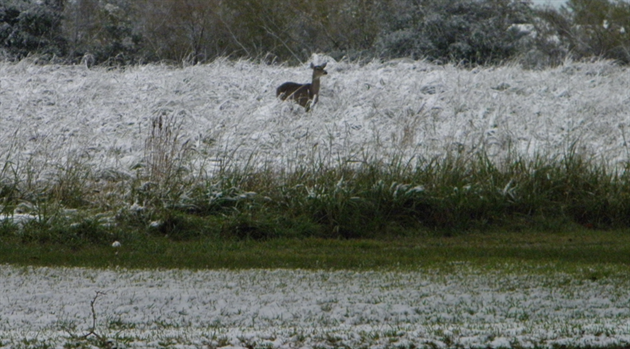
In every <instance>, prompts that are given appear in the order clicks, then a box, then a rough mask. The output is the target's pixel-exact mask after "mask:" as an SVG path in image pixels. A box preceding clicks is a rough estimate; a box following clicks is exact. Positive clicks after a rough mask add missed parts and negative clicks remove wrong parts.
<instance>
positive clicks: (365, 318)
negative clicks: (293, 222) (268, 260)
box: [0, 263, 630, 348]
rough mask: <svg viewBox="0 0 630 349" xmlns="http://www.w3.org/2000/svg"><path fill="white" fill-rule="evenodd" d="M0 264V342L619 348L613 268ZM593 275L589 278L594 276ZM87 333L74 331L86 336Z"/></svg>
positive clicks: (622, 293) (620, 324)
mask: <svg viewBox="0 0 630 349" xmlns="http://www.w3.org/2000/svg"><path fill="white" fill-rule="evenodd" d="M554 269H555V266H554V265H547V266H544V267H541V266H538V265H524V264H520V265H504V266H501V267H499V268H476V267H473V266H470V265H467V264H465V263H464V264H453V265H445V266H443V267H442V268H440V269H428V268H427V269H420V270H417V271H414V272H397V271H389V272H378V271H372V272H350V271H335V272H331V271H303V270H245V271H225V270H218V271H182V270H171V271H128V270H107V271H101V270H87V269H64V268H59V269H51V268H15V267H9V266H1V267H0V278H1V279H2V283H0V291H1V293H2V295H3V297H0V319H2V321H0V335H1V337H0V343H1V344H2V345H3V346H6V347H9V348H94V347H107V346H106V343H105V342H106V341H112V342H113V344H114V345H115V346H117V347H119V348H222V347H224V348H296V347H297V348H558V347H562V348H596V347H606V348H624V347H627V346H628V345H629V344H630V337H629V335H628V333H629V329H628V323H629V321H630V310H629V309H628V306H627V305H628V298H629V297H630V291H629V290H630V284H629V280H628V274H627V270H626V269H615V268H612V267H602V266H600V267H597V268H595V269H591V270H581V271H579V270H578V271H576V272H575V273H564V272H557V271H554ZM595 276H598V277H599V278H598V277H595ZM86 335H87V336H86Z"/></svg>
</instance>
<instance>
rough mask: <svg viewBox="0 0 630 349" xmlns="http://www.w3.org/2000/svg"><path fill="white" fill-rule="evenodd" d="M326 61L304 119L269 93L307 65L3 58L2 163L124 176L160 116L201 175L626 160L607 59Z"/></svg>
mask: <svg viewBox="0 0 630 349" xmlns="http://www.w3.org/2000/svg"><path fill="white" fill-rule="evenodd" d="M315 60H318V61H329V59H327V58H325V57H316V58H315ZM327 69H328V71H329V74H328V75H327V76H325V77H323V78H322V88H321V97H320V103H319V104H318V105H317V106H316V107H315V109H314V111H313V112H312V113H310V114H306V113H305V112H304V110H303V109H302V108H300V107H299V106H296V105H294V104H291V103H281V102H280V101H279V100H278V99H276V97H275V89H276V87H277V86H279V85H280V84H281V83H282V82H285V81H297V82H304V83H306V82H310V75H311V71H310V69H308V66H307V65H304V66H301V67H295V68H288V67H283V66H267V65H261V64H255V63H252V62H249V61H237V62H231V61H216V62H214V63H210V64H207V65H198V66H191V67H186V68H183V69H180V68H173V67H168V66H159V65H147V66H138V67H128V68H126V69H124V70H110V71H108V70H105V69H102V68H96V69H93V70H87V69H85V68H84V67H82V66H54V65H46V66H38V65H33V64H29V63H27V62H22V63H18V64H9V63H2V64H0V116H1V117H2V126H3V127H2V128H1V129H0V139H1V140H2V142H0V147H1V149H0V154H3V156H2V159H1V160H0V161H2V165H4V166H5V167H6V164H10V165H11V167H12V169H13V170H15V171H18V172H20V171H29V172H30V174H31V176H32V177H34V178H32V180H33V181H40V180H44V181H45V180H46V179H47V178H46V177H47V176H54V173H55V171H56V170H58V169H59V168H67V166H68V164H72V163H80V164H87V165H89V166H90V167H91V168H92V169H93V170H94V172H97V173H102V174H103V176H106V174H110V175H112V174H121V175H133V173H134V169H136V168H137V167H138V166H139V165H141V164H142V163H143V161H145V160H146V159H145V155H146V148H147V144H146V143H147V139H148V138H149V137H150V135H151V132H152V131H153V130H152V122H153V121H154V120H155V119H156V117H159V116H162V117H163V118H164V119H165V120H166V121H165V123H166V122H168V123H170V124H171V126H172V129H173V130H174V132H176V135H177V137H178V139H179V140H180V141H181V143H180V146H182V144H185V150H186V151H187V154H188V155H189V156H190V157H193V158H195V159H194V161H191V162H190V164H193V163H194V164H196V165H198V168H197V169H199V168H201V169H204V170H206V171H210V172H211V171H213V170H216V169H217V168H220V167H222V168H225V167H239V168H243V167H246V166H247V167H254V168H261V167H273V168H282V169H285V170H290V169H294V168H296V167H299V166H304V165H306V166H308V165H309V164H312V163H314V162H316V163H317V164H318V165H319V164H322V163H323V164H330V165H336V164H339V163H343V164H347V163H353V162H359V163H360V162H364V161H379V160H383V161H385V162H389V161H393V159H396V160H398V161H400V160H402V161H405V160H410V159H411V160H413V159H431V158H434V157H440V156H443V155H444V154H445V152H452V151H455V152H458V153H475V152H480V151H482V152H484V153H485V154H488V155H489V156H491V157H492V158H496V159H501V158H504V157H505V156H507V155H508V154H512V155H514V154H519V155H528V156H534V155H543V156H547V155H550V154H551V155H553V154H562V153H563V152H567V151H568V150H569V149H573V148H576V147H577V150H579V152H580V153H581V154H584V155H587V156H594V157H595V158H596V159H597V160H601V161H603V162H605V163H607V164H612V165H618V164H620V163H625V162H627V161H628V158H629V156H630V155H629V154H630V153H629V149H628V145H627V142H626V141H627V137H628V135H627V134H626V133H627V132H626V131H627V130H626V129H627V128H628V127H629V123H630V100H629V99H628V95H627V91H628V87H629V85H630V72H628V71H627V69H626V68H623V67H616V66H614V65H613V64H611V63H608V62H597V63H591V64H582V63H570V62H568V63H567V64H566V65H564V66H561V67H558V68H555V69H549V70H544V71H532V70H523V69H521V68H519V67H516V66H502V67H491V68H476V69H472V70H466V69H459V68H457V67H455V66H452V65H446V66H436V65H432V64H429V63H425V62H414V61H405V60H400V61H394V62H385V63H370V64H367V65H357V64H350V63H338V62H334V61H329V63H328V68H327ZM178 150H180V151H182V149H178ZM5 171H6V170H5Z"/></svg>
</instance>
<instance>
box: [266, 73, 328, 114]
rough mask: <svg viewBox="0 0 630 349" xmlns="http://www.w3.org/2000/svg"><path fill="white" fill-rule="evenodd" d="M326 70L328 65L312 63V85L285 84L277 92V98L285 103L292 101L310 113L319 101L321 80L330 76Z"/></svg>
mask: <svg viewBox="0 0 630 349" xmlns="http://www.w3.org/2000/svg"><path fill="white" fill-rule="evenodd" d="M324 68H326V63H324V64H322V65H313V63H311V69H313V81H312V82H311V83H310V84H298V83H295V82H285V83H284V84H282V85H280V87H278V89H277V90H276V97H280V99H282V100H283V101H285V100H287V99H292V100H294V101H296V102H297V104H299V105H301V106H303V107H304V108H305V109H306V111H307V112H308V111H310V110H311V108H312V107H313V106H314V105H315V103H317V100H318V96H319V78H320V77H322V76H324V75H327V74H328V72H327V71H326V70H324Z"/></svg>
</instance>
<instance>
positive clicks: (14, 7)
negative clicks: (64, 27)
mask: <svg viewBox="0 0 630 349" xmlns="http://www.w3.org/2000/svg"><path fill="white" fill-rule="evenodd" d="M61 19H62V17H61V9H60V8H59V6H58V5H57V4H55V3H52V4H51V3H50V1H44V2H43V3H41V4H31V3H28V2H22V1H11V0H1V1H0V45H1V46H2V47H3V48H4V49H5V51H6V52H7V53H8V55H9V58H12V59H21V58H23V57H26V56H27V55H28V54H30V53H37V54H43V55H47V56H48V57H49V58H52V57H53V56H63V55H65V39H64V38H63V37H62V36H61Z"/></svg>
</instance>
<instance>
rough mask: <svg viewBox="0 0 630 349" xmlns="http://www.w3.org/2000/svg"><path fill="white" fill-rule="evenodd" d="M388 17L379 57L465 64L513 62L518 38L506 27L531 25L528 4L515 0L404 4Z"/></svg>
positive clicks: (435, 0) (436, 0) (379, 41)
mask: <svg viewBox="0 0 630 349" xmlns="http://www.w3.org/2000/svg"><path fill="white" fill-rule="evenodd" d="M390 15H391V17H390V18H388V21H387V26H386V28H385V30H383V31H382V33H381V35H380V37H379V39H378V42H377V47H378V49H379V51H380V55H381V56H384V57H409V56H411V57H415V58H422V57H426V58H428V59H430V60H434V61H435V60H438V61H442V62H458V63H465V64H486V63H496V62H501V61H505V60H508V59H511V58H512V57H513V56H514V55H515V54H516V53H517V46H516V41H517V37H516V35H515V33H514V32H513V31H510V30H509V28H510V27H511V26H512V25H514V24H519V23H529V22H531V20H532V12H531V8H530V7H529V6H528V4H527V3H526V2H522V1H513V0H456V1H439V0H423V1H415V2H411V1H407V2H405V1H403V2H402V5H399V6H398V8H397V9H396V11H394V12H392V13H390Z"/></svg>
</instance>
